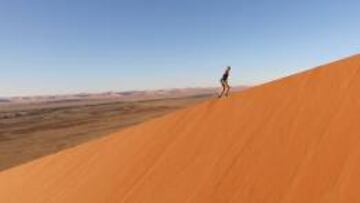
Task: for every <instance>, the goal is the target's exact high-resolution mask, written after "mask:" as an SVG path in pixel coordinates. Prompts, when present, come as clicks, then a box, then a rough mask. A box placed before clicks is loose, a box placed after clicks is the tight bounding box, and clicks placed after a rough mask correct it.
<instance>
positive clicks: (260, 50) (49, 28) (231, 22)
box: [0, 0, 360, 97]
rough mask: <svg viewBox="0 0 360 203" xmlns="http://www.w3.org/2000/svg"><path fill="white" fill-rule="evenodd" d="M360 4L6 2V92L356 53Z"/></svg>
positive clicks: (250, 77)
mask: <svg viewBox="0 0 360 203" xmlns="http://www.w3.org/2000/svg"><path fill="white" fill-rule="evenodd" d="M359 8H360V2H359V1H356V0H345V1H339V0H332V1H325V0H320V1H316V2H314V1H310V0H305V1H299V2H289V1H284V0H275V1H271V2H269V1H267V2H266V1H248V0H246V1H232V0H228V1H205V0H199V1H196V2H194V1H190V0H185V1H181V2H179V1H164V0H158V1H152V2H149V1H130V0H123V1H115V0H114V1H111V0H109V1H102V2H100V1H84V0H76V1H70V0H65V1H58V2H54V1H52V2H49V1H45V0H32V1H26V0H13V1H10V0H5V1H2V5H1V7H0V24H1V31H0V44H1V46H0V71H1V80H0V96H1V97H2V96H29V95H48V94H52V95H53V94H70V93H80V92H103V91H126V90H143V89H164V88H166V89H167V88H176V87H179V88H180V87H198V86H200V87H206V86H216V85H218V84H217V83H218V79H219V78H220V76H221V74H222V71H223V69H224V66H226V65H232V66H233V67H234V69H233V73H232V77H231V83H232V84H234V85H242V84H243V85H251V84H257V83H262V82H264V81H269V80H272V79H275V78H279V77H282V76H285V75H288V74H291V73H295V72H298V71H302V70H304V69H307V68H311V67H314V66H317V65H321V64H323V63H327V62H329V61H333V60H337V59H340V58H343V57H347V56H351V55H353V54H356V53H358V52H359V51H360V38H359V36H360V23H359V19H360V14H359V12H358V9H359Z"/></svg>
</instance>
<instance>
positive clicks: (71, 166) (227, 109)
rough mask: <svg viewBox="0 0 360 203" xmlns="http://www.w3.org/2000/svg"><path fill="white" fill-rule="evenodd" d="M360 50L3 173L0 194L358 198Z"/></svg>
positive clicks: (44, 198)
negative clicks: (346, 56) (317, 66)
mask: <svg viewBox="0 0 360 203" xmlns="http://www.w3.org/2000/svg"><path fill="white" fill-rule="evenodd" d="M359 121H360V55H356V56H353V57H351V58H348V59H345V60H341V61H337V62H335V63H331V64H328V65H325V66H322V67H319V68H316V69H313V70H311V71H307V72H303V73H300V74H297V75H293V76H290V77H287V78H284V79H281V80H278V81H275V82H272V83H269V84H265V85H262V86H258V87H255V88H252V89H250V90H247V91H244V92H241V93H238V94H236V95H233V96H231V97H230V98H228V99H221V100H211V101H208V102H205V103H203V104H200V105H197V106H194V107H191V108H188V109H185V110H182V111H179V112H176V113H173V114H170V115H167V116H165V117H162V118H158V119H155V120H152V121H150V122H146V123H143V124H141V125H138V126H136V127H133V128H129V129H127V130H124V131H122V132H119V133H115V134H113V135H112V136H109V137H106V138H103V139H100V140H97V141H93V142H90V143H87V144H84V145H81V146H78V147H75V148H73V149H70V150H66V151H63V152H61V153H58V154H55V155H51V156H48V157H46V158H43V159H39V160H37V161H34V162H32V163H29V164H26V165H23V166H20V167H17V168H13V169H10V170H8V171H4V172H2V173H1V174H0V201H1V202H8V203H11V202H86V203H89V202H154V203H161V202H164V203H169V202H171V203H176V202H179V203H183V202H196V203H197V202H206V203H209V202H214V203H219V202H246V203H253V202H255V203H267V202H269V203H297V202H299V203H304V202H305V203H322V202H327V203H328V202H339V203H340V202H360V195H359V193H358V192H357V191H358V188H359V186H360V175H359V170H360V136H359V135H360V126H359Z"/></svg>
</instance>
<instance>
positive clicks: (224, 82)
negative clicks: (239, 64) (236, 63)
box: [219, 66, 231, 98]
mask: <svg viewBox="0 0 360 203" xmlns="http://www.w3.org/2000/svg"><path fill="white" fill-rule="evenodd" d="M230 70H231V67H230V66H228V67H227V68H226V70H225V73H224V74H223V76H222V78H221V80H220V83H221V86H222V92H221V94H220V95H219V98H221V97H222V96H223V94H224V93H225V96H229V92H230V85H229V81H228V80H229V75H230Z"/></svg>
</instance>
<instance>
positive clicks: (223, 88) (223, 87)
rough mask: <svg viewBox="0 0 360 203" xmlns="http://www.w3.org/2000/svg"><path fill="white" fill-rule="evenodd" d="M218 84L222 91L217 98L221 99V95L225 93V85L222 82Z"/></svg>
mask: <svg viewBox="0 0 360 203" xmlns="http://www.w3.org/2000/svg"><path fill="white" fill-rule="evenodd" d="M220 83H221V86H222V90H221V93H220V94H219V98H221V97H222V96H223V94H224V93H225V91H226V85H225V83H224V81H223V80H221V81H220Z"/></svg>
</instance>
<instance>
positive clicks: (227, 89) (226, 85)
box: [225, 81, 231, 96]
mask: <svg viewBox="0 0 360 203" xmlns="http://www.w3.org/2000/svg"><path fill="white" fill-rule="evenodd" d="M225 88H226V93H225V95H226V96H229V93H230V89H231V87H230V85H229V83H228V82H227V81H226V82H225Z"/></svg>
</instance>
